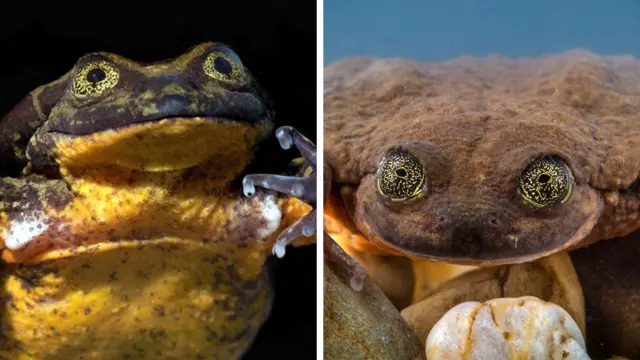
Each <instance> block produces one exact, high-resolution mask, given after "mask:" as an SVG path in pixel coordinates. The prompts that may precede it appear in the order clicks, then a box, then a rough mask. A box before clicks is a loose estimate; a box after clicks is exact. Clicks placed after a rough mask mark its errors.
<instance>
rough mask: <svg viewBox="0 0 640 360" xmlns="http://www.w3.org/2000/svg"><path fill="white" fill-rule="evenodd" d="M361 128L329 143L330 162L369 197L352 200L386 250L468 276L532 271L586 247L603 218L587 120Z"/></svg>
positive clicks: (431, 119) (382, 123) (333, 135)
mask: <svg viewBox="0 0 640 360" xmlns="http://www.w3.org/2000/svg"><path fill="white" fill-rule="evenodd" d="M374 111H375V110H374ZM325 114H326V112H325ZM329 116H331V114H330V115H329ZM345 119H347V118H346V117H345ZM353 119H354V118H349V120H350V121H351V122H350V123H343V124H342V125H343V126H342V127H341V128H340V131H335V132H334V131H331V129H332V127H333V126H335V128H338V124H330V126H331V127H330V128H329V131H325V134H327V135H325V141H326V147H325V152H326V155H325V159H327V161H328V162H329V163H330V164H331V165H332V167H333V168H334V169H333V170H334V171H333V172H334V181H336V182H337V183H338V184H340V183H342V184H345V185H355V186H357V190H356V191H355V196H354V197H352V198H350V199H349V198H347V197H345V200H347V201H350V202H349V203H348V205H350V206H351V214H352V216H353V218H354V220H355V223H356V224H357V226H358V228H359V230H360V231H362V232H363V234H364V235H365V237H366V238H367V239H369V240H371V241H373V242H374V243H377V244H379V245H381V246H382V247H383V248H389V247H390V248H392V249H393V250H395V251H397V252H401V253H404V254H407V255H409V256H413V257H416V258H424V259H430V260H436V261H445V262H451V263H458V264H470V265H494V264H504V263H518V262H525V261H531V260H534V259H537V258H540V257H543V256H547V255H550V254H552V253H554V252H557V251H560V250H562V249H566V248H568V247H572V246H574V245H576V244H577V243H578V242H580V241H581V240H583V239H584V238H585V237H586V236H587V235H588V234H589V233H590V232H591V230H592V229H593V227H594V225H595V224H596V222H597V221H598V219H599V217H600V215H601V213H602V209H603V201H602V197H601V195H600V193H599V191H598V190H597V189H595V188H594V187H592V186H591V185H590V183H589V182H590V179H591V178H592V177H593V169H596V167H597V165H596V162H595V161H594V160H595V157H594V156H593V155H592V154H593V150H592V144H591V143H590V140H589V139H590V138H589V136H587V135H588V134H587V133H585V131H588V129H586V128H584V127H581V126H579V123H578V121H579V119H577V118H571V119H565V121H564V123H558V121H556V119H555V118H550V117H540V118H537V119H533V120H532V119H531V117H527V116H523V117H517V118H513V119H500V118H498V119H484V120H482V121H480V120H478V119H477V118H474V117H473V116H472V115H468V116H467V115H466V114H465V116H459V117H458V116H456V117H451V118H445V117H442V116H438V115H433V114H417V115H416V113H412V117H411V118H407V119H404V121H401V120H397V119H394V120H393V121H391V120H388V119H384V118H383V117H382V116H381V117H380V120H379V121H376V120H372V119H371V118H367V119H363V120H362V121H358V120H353ZM356 119H357V118H356ZM376 119H377V118H376ZM327 139H328V141H327ZM352 193H353V192H352Z"/></svg>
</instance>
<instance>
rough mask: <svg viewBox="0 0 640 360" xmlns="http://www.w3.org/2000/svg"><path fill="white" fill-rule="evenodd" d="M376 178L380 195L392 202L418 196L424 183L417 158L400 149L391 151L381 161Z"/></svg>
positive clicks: (423, 172) (424, 179) (422, 171)
mask: <svg viewBox="0 0 640 360" xmlns="http://www.w3.org/2000/svg"><path fill="white" fill-rule="evenodd" d="M376 178H377V179H376V181H377V185H378V192H379V193H380V195H382V196H384V197H386V198H387V199H389V200H391V201H393V202H403V201H407V200H411V199H413V198H415V197H418V196H420V195H421V194H422V192H423V190H424V188H425V183H426V176H425V171H424V168H423V167H422V164H421V163H420V160H419V159H418V157H416V156H415V155H414V154H412V153H410V152H409V151H407V150H402V149H396V150H392V151H391V152H389V153H388V154H387V155H386V156H385V157H384V159H382V161H381V162H380V165H379V166H378V173H377V174H376Z"/></svg>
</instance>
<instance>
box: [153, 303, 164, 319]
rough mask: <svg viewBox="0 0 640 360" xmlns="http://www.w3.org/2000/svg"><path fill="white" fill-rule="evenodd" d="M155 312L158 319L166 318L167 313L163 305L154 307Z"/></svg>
mask: <svg viewBox="0 0 640 360" xmlns="http://www.w3.org/2000/svg"><path fill="white" fill-rule="evenodd" d="M153 312H154V314H155V315H156V316H158V317H164V316H165V313H164V306H163V305H156V306H154V307H153Z"/></svg>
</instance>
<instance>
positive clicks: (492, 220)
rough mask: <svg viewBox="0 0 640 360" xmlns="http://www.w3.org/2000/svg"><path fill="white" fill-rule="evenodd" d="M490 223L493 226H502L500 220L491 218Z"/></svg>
mask: <svg viewBox="0 0 640 360" xmlns="http://www.w3.org/2000/svg"><path fill="white" fill-rule="evenodd" d="M489 222H490V223H491V225H493V226H498V225H500V220H498V219H497V218H491V219H490V220H489Z"/></svg>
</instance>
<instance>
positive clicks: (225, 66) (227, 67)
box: [213, 56, 233, 77]
mask: <svg viewBox="0 0 640 360" xmlns="http://www.w3.org/2000/svg"><path fill="white" fill-rule="evenodd" d="M213 68H214V69H215V71H217V72H219V73H220V74H223V75H225V76H226V77H231V73H232V72H233V67H232V66H231V64H230V63H229V61H228V60H227V59H225V58H223V57H222V56H218V57H217V58H216V59H215V60H213Z"/></svg>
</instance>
